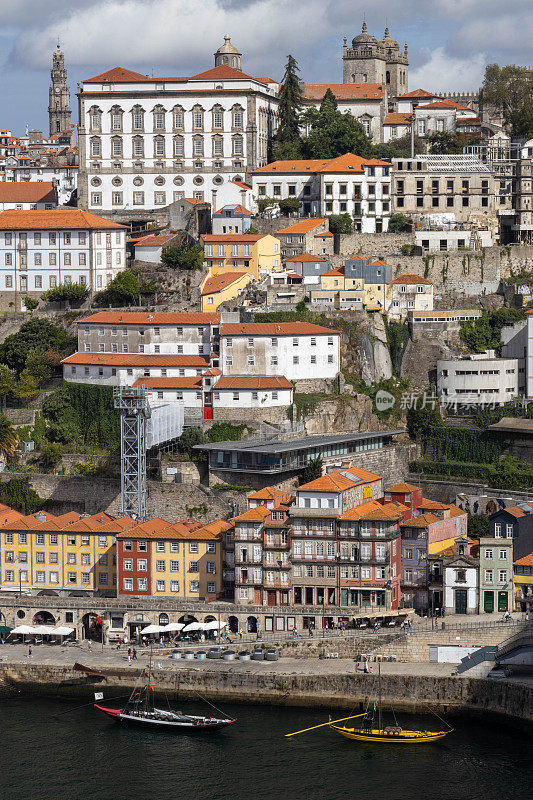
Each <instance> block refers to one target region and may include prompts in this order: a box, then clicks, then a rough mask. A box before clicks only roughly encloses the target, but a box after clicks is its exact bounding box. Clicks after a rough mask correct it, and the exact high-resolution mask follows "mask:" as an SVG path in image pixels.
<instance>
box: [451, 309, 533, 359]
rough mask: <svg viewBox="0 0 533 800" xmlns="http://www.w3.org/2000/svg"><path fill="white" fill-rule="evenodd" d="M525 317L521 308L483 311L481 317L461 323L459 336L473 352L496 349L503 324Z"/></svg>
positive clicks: (499, 342) (499, 341)
mask: <svg viewBox="0 0 533 800" xmlns="http://www.w3.org/2000/svg"><path fill="white" fill-rule="evenodd" d="M525 318H526V313H525V311H524V309H522V308H499V309H498V310H497V311H494V312H493V313H492V314H489V313H488V312H486V311H484V312H483V314H482V315H481V317H477V318H476V319H474V320H469V321H467V322H462V323H461V331H460V336H461V339H462V341H463V342H464V343H465V345H466V346H467V347H468V348H469V350H471V351H472V352H474V353H483V352H484V351H485V350H496V349H498V347H500V345H501V333H502V328H503V327H504V325H509V324H511V323H513V322H518V321H519V320H521V319H525Z"/></svg>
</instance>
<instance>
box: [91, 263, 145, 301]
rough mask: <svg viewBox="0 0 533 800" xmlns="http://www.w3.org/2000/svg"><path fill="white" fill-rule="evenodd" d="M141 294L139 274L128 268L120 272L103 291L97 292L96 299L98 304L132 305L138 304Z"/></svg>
mask: <svg viewBox="0 0 533 800" xmlns="http://www.w3.org/2000/svg"><path fill="white" fill-rule="evenodd" d="M140 294H141V290H140V287H139V281H138V279H137V276H136V275H135V273H134V272H131V271H130V270H127V269H126V270H124V271H123V272H119V273H118V275H117V276H116V278H113V280H112V281H111V282H110V283H109V284H108V285H107V287H106V288H105V289H104V290H103V291H102V292H98V293H97V294H96V296H95V298H94V299H95V302H96V303H97V305H107V306H116V307H120V306H130V305H137V304H138V302H139V297H140Z"/></svg>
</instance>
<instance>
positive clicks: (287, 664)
mask: <svg viewBox="0 0 533 800" xmlns="http://www.w3.org/2000/svg"><path fill="white" fill-rule="evenodd" d="M62 655H63V654H62V653H59V654H58V657H59V658H60V657H62ZM89 662H90V669H91V670H92V673H93V674H90V675H89V674H87V673H84V672H82V671H80V670H79V669H75V668H74V665H70V664H60V663H29V661H26V663H24V662H21V661H20V662H15V661H13V662H12V663H2V664H0V696H2V697H13V696H17V695H18V696H20V695H23V696H26V695H31V696H49V697H50V696H52V697H55V698H57V699H60V698H71V699H72V698H81V699H86V700H87V702H90V700H91V699H92V698H93V697H94V692H95V691H98V692H103V693H104V697H109V698H111V697H114V696H116V695H123V694H127V693H128V692H129V691H130V690H131V689H132V688H133V686H134V685H135V683H136V681H137V680H138V679H139V677H140V675H141V673H142V665H139V666H137V665H127V664H126V665H123V666H121V665H113V666H110V665H109V663H105V660H104V661H103V663H98V659H97V658H96V656H92V657H91V658H85V659H84V664H85V666H88V665H89ZM453 669H454V668H453V666H452V665H449V664H429V663H426V664H422V663H418V664H413V663H409V664H401V663H399V664H390V663H386V664H383V667H382V692H383V702H384V705H386V706H387V707H389V708H394V709H396V710H400V711H408V712H412V713H424V712H432V711H435V712H438V713H458V712H465V711H466V712H468V713H471V714H479V713H484V714H486V713H492V714H499V715H502V717H506V718H507V719H508V720H509V721H513V722H519V723H522V724H524V726H526V727H528V728H529V726H530V725H531V723H533V680H529V681H528V679H527V678H525V679H524V680H523V681H521V680H519V679H512V680H494V679H492V680H491V679H481V678H469V677H466V676H454V675H452V674H451V673H452V671H453ZM154 673H155V674H154V683H155V684H156V686H157V689H158V691H160V692H165V693H167V694H168V695H169V696H170V698H171V699H172V698H174V697H178V696H179V698H180V699H190V700H197V699H198V696H199V695H201V696H202V697H206V698H208V699H210V700H214V701H219V702H221V701H226V702H231V703H253V704H267V705H274V706H300V707H311V708H319V707H320V708H324V709H354V708H357V709H364V708H365V707H366V705H367V703H368V701H369V699H370V698H373V697H375V694H376V689H377V687H376V675H375V674H372V675H368V674H365V673H364V672H362V671H356V665H355V663H354V662H353V660H349V659H335V660H331V661H319V660H318V659H298V661H297V662H295V661H294V660H291V659H280V660H279V661H277V662H272V663H265V662H224V661H208V662H200V663H197V664H195V665H194V666H191V665H190V663H189V662H183V661H173V660H171V659H169V658H168V657H167V658H161V660H159V659H158V656H157V655H155V656H154Z"/></svg>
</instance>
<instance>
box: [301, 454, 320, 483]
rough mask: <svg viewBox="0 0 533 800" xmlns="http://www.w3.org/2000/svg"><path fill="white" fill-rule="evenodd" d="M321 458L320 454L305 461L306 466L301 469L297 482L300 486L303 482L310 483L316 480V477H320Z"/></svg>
mask: <svg viewBox="0 0 533 800" xmlns="http://www.w3.org/2000/svg"><path fill="white" fill-rule="evenodd" d="M322 467H323V463H322V459H321V457H320V456H317V457H316V458H311V459H310V460H309V461H308V462H307V466H306V467H305V468H304V469H303V470H302V471H301V473H300V479H299V483H300V486H303V485H304V483H310V482H311V481H315V480H317V478H321V477H322Z"/></svg>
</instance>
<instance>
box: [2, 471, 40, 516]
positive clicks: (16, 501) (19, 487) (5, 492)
mask: <svg viewBox="0 0 533 800" xmlns="http://www.w3.org/2000/svg"><path fill="white" fill-rule="evenodd" d="M0 502H2V503H5V505H6V506H9V507H10V508H13V509H15V511H20V512H21V513H22V514H28V513H31V512H32V511H37V509H39V508H41V507H42V506H43V504H44V500H42V499H41V498H40V497H39V495H38V494H37V492H36V491H34V489H32V487H31V486H30V480H29V478H11V480H9V481H7V482H6V483H0Z"/></svg>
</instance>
